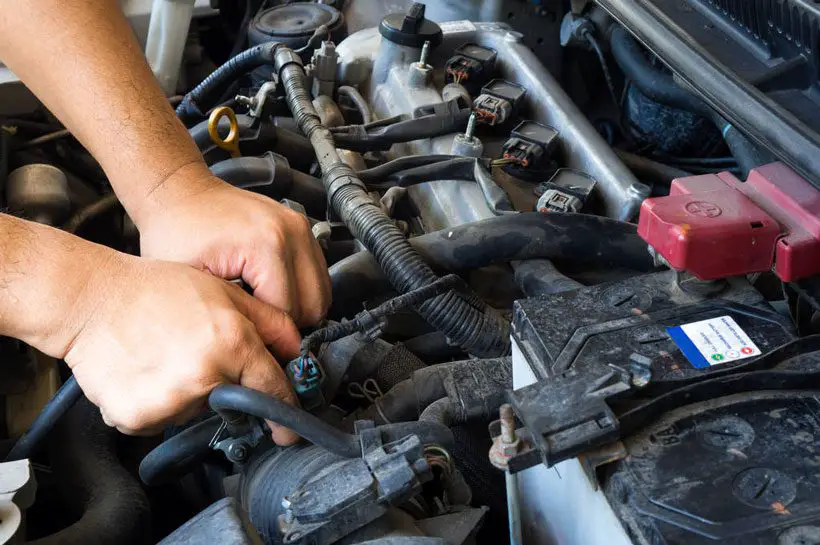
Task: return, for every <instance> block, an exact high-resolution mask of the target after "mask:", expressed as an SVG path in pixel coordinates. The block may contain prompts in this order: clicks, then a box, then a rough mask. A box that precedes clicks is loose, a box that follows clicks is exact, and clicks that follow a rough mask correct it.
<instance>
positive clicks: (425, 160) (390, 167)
mask: <svg viewBox="0 0 820 545" xmlns="http://www.w3.org/2000/svg"><path fill="white" fill-rule="evenodd" d="M457 158H458V156H456V155H406V156H404V157H399V158H398V159H393V160H392V161H388V162H386V163H383V164H381V165H378V166H375V167H373V168H368V169H365V170H360V171H359V172H357V174H358V175H359V179H360V180H361V181H363V182H364V183H366V184H372V183H378V182H383V181H384V180H386V179H387V178H388V177H389V176H391V175H393V174H396V173H397V172H401V171H403V170H407V169H411V168H416V167H420V166H424V165H430V164H433V163H440V162H441V161H449V160H450V159H457Z"/></svg>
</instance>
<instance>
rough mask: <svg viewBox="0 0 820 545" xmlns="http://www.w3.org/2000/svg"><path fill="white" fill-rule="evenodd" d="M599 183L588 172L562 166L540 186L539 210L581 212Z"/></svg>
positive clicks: (537, 207) (537, 205)
mask: <svg viewBox="0 0 820 545" xmlns="http://www.w3.org/2000/svg"><path fill="white" fill-rule="evenodd" d="M596 185H597V183H596V182H595V180H594V179H593V178H592V177H591V176H589V175H588V174H586V173H584V172H581V171H580V170H575V169H571V168H561V169H558V171H557V172H556V173H555V175H553V177H552V178H550V180H549V181H548V182H544V183H542V184H540V185H539V186H538V191H540V192H541V197H540V198H539V199H538V204H536V210H538V211H539V212H580V211H581V210H582V209H583V207H584V205H585V204H586V202H587V200H588V199H589V196H590V195H592V191H593V190H594V189H595V186H596Z"/></svg>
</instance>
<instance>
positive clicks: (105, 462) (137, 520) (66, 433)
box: [28, 399, 151, 545]
mask: <svg viewBox="0 0 820 545" xmlns="http://www.w3.org/2000/svg"><path fill="white" fill-rule="evenodd" d="M117 435H118V434H117V431H116V430H114V429H113V428H109V427H108V426H106V425H105V424H104V423H103V421H102V417H101V416H100V411H99V409H98V408H97V407H95V406H94V405H92V404H91V402H89V401H88V400H86V399H82V400H80V401H79V402H78V403H77V404H76V405H75V406H74V407H73V408H72V409H71V410H70V411H69V412H68V413H67V414H66V417H65V418H64V419H63V420H61V421H60V424H59V425H58V426H57V427H56V428H55V429H54V433H53V434H52V435H51V436H50V437H49V452H50V460H51V467H52V469H53V472H54V475H55V476H56V480H57V484H58V487H59V489H60V492H61V495H62V496H63V498H64V499H65V505H66V507H67V508H69V509H71V510H72V511H73V513H72V514H74V515H76V516H77V517H78V520H77V522H76V523H74V524H72V525H71V526H68V527H67V528H64V529H63V530H60V531H59V532H57V533H55V534H52V535H50V536H47V537H44V538H42V539H38V540H36V541H31V542H28V543H35V544H37V545H81V544H87V543H94V544H95V545H127V544H130V543H134V544H141V543H146V542H148V540H149V539H150V538H151V507H150V504H149V503H148V499H147V497H146V496H145V492H144V491H143V489H142V487H141V486H140V484H139V482H137V480H136V479H135V478H134V477H132V476H131V474H130V473H129V472H128V471H127V470H126V469H125V468H124V467H123V466H122V465H121V464H120V461H119V459H118V458H117V454H116V453H117Z"/></svg>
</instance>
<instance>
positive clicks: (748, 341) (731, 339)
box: [513, 271, 794, 389]
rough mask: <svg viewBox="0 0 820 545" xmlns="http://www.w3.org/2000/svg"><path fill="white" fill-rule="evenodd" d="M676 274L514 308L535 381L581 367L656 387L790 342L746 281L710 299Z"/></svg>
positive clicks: (785, 327) (733, 282)
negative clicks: (634, 371)
mask: <svg viewBox="0 0 820 545" xmlns="http://www.w3.org/2000/svg"><path fill="white" fill-rule="evenodd" d="M675 279H676V275H675V273H674V272H673V271H666V272H661V273H654V274H649V275H644V276H638V277H634V278H630V279H627V280H624V281H621V282H614V283H609V284H601V285H599V286H594V287H589V288H582V289H579V290H575V291H570V292H566V293H560V294H555V295H549V296H543V297H535V298H530V299H525V300H521V301H517V302H516V303H515V311H514V312H515V315H514V318H513V331H514V333H513V334H514V337H515V340H516V342H517V344H518V346H519V347H520V348H521V350H522V352H523V353H524V356H525V357H526V359H527V361H528V363H529V365H530V367H531V368H532V370H533V372H534V373H535V374H536V376H537V377H538V378H539V379H546V378H548V377H550V376H553V375H555V374H560V373H563V372H564V371H567V370H568V369H570V368H575V369H578V368H581V367H586V366H607V365H613V366H619V367H623V366H625V365H629V364H631V363H634V364H638V365H643V366H646V367H649V368H650V369H651V384H652V385H653V387H656V388H661V389H665V387H672V386H674V385H675V381H677V380H681V379H685V378H691V377H693V376H695V375H698V374H700V373H703V372H708V371H709V370H710V369H713V368H714V369H725V368H726V367H727V366H732V365H737V364H741V363H748V362H749V361H752V360H753V359H754V358H755V357H756V356H758V355H760V354H762V353H766V352H768V351H770V350H772V349H773V348H775V347H777V346H780V345H782V344H785V343H786V342H788V341H790V340H792V339H793V338H794V334H793V332H792V328H791V325H790V323H789V321H788V320H787V319H786V318H785V317H783V316H781V315H780V314H778V313H776V312H775V311H774V310H773V309H772V308H771V307H770V306H769V305H768V303H766V301H765V300H764V299H763V297H762V296H761V295H760V293H759V292H758V291H757V290H755V289H754V288H753V287H752V286H751V285H750V284H749V283H748V282H746V281H745V280H744V279H739V278H736V279H730V280H729V281H728V282H727V286H726V288H725V289H724V290H723V291H722V292H720V293H719V294H717V295H715V296H713V297H704V296H699V295H695V294H692V293H688V292H685V291H683V290H682V289H681V288H680V287H679V286H678V285H677V283H676V281H675Z"/></svg>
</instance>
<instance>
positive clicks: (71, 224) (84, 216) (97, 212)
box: [63, 193, 121, 234]
mask: <svg viewBox="0 0 820 545" xmlns="http://www.w3.org/2000/svg"><path fill="white" fill-rule="evenodd" d="M120 206H121V205H120V200H119V199H118V198H117V196H116V195H115V194H114V193H109V194H108V195H105V196H104V197H100V198H99V199H97V200H96V201H94V202H92V203H91V204H89V205H87V206H84V207H82V208H80V209H79V210H78V211H77V212H75V213H74V215H73V216H71V217H70V218H68V221H67V222H65V224H64V225H63V229H64V230H65V231H68V232H69V233H74V234H77V233H78V232H80V230H81V229H82V228H83V227H84V226H85V225H86V224H88V222H90V221H91V220H93V219H94V218H98V217H100V216H102V215H103V214H106V213H108V212H110V211H112V210H115V209H116V208H118V207H120Z"/></svg>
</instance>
